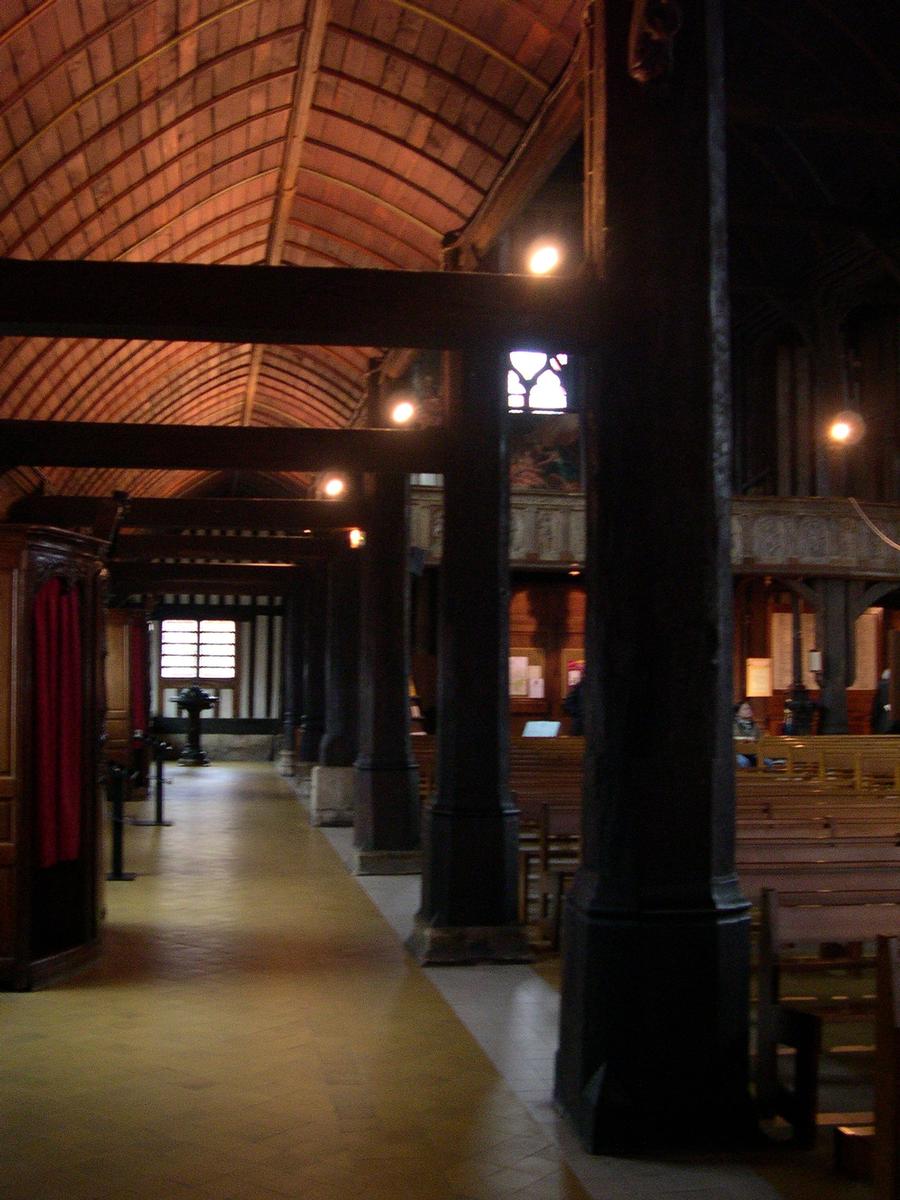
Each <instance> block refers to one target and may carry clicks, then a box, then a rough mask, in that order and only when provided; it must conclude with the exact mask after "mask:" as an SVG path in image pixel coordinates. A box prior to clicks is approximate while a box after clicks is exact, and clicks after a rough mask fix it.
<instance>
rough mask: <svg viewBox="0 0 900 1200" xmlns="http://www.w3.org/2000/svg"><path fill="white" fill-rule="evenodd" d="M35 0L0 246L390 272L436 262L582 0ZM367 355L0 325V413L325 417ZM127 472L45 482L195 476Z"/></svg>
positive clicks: (17, 15)
mask: <svg viewBox="0 0 900 1200" xmlns="http://www.w3.org/2000/svg"><path fill="white" fill-rule="evenodd" d="M32 2H33V0H7V2H6V3H5V5H4V16H3V18H0V20H2V19H4V18H5V20H6V22H7V24H6V27H5V29H3V30H0V253H3V254H6V255H12V256H21V257H34V258H94V259H103V260H110V261H111V260H116V259H118V260H127V261H132V262H134V261H148V262H177V263H188V262H191V263H201V264H227V263H240V264H254V265H255V264H261V263H268V264H270V265H272V266H277V265H278V264H279V263H282V262H283V263H286V264H289V265H291V266H296V265H321V264H325V265H334V266H364V267H381V266H383V267H390V268H394V269H396V268H401V269H423V268H427V269H433V268H435V267H436V266H438V265H439V264H440V261H441V245H442V241H443V239H444V238H445V236H446V235H447V234H448V233H449V232H451V231H452V230H454V229H458V228H460V227H462V226H464V225H465V224H466V223H467V222H468V221H469V220H470V219H471V217H472V215H473V213H474V212H475V211H476V210H477V208H478V206H479V205H480V204H481V202H482V200H483V197H484V195H485V194H486V192H487V190H488V189H489V188H490V186H491V184H492V183H493V181H494V180H495V179H496V177H497V175H498V174H499V172H500V171H501V169H502V168H503V167H504V165H505V164H506V162H507V161H508V159H509V156H510V154H511V153H512V151H513V150H514V148H515V146H516V145H517V144H518V141H519V139H520V138H521V136H522V134H523V132H524V130H525V129H526V128H527V125H528V123H529V121H530V120H531V119H532V118H533V116H534V114H535V113H536V112H537V110H538V108H539V106H540V105H541V103H542V102H543V100H544V97H545V96H546V95H547V93H548V92H549V90H550V89H551V87H552V86H553V84H554V83H555V80H556V79H557V77H558V76H559V74H560V73H561V71H562V70H563V68H564V67H565V64H566V63H567V61H568V60H569V58H570V56H571V53H572V49H573V46H574V44H575V41H576V38H577V36H578V32H579V29H580V22H581V7H582V5H581V0H559V2H558V3H556V4H555V5H554V9H553V12H552V14H551V13H550V12H549V10H547V9H546V7H545V6H542V5H541V4H538V3H531V2H530V0H497V3H496V4H494V5H490V6H485V5H484V4H482V3H481V2H480V0H449V2H448V0H423V2H422V3H404V2H400V0H378V2H377V3H372V2H371V0H330V2H329V0H305V2H304V0H296V2H295V0H291V2H290V3H288V2H286V0H204V3H203V4H202V5H200V4H196V5H184V6H182V5H178V4H172V3H171V0H138V2H135V3H132V4H128V5H123V6H119V5H115V6H113V5H97V6H90V5H78V6H74V5H70V4H68V3H64V2H63V0H46V2H44V3H37V4H36V5H34V7H32V8H31V9H29V7H28V6H29V4H30V3H32ZM179 22H183V24H179ZM13 61H14V62H15V66H16V68H17V70H12V69H9V70H7V69H5V68H6V67H7V66H11V65H12V63H13ZM379 353H380V351H379V349H378V347H372V348H368V349H367V348H359V347H353V348H348V347H305V348H299V347H277V346H250V345H246V344H244V345H231V346H208V345H202V344H201V345H197V344H188V343H160V342H152V343H144V342H140V343H139V342H128V341H101V342H82V341H79V340H76V339H64V338H41V339H22V338H6V339H4V342H3V345H2V347H0V413H2V415H3V416H4V417H11V416H12V417H18V418H35V417H41V418H44V419H48V418H49V419H54V420H101V421H140V422H145V423H154V422H179V423H180V422H188V423H197V424H205V423H226V424H234V425H236V424H240V423H241V422H242V421H243V422H252V423H257V424H261V425H270V426H275V427H277V426H278V425H281V424H295V425H320V426H327V427H335V428H340V427H342V426H346V425H348V424H351V423H353V422H355V421H356V420H357V419H358V415H359V413H360V411H361V408H362V405H363V404H364V400H365V396H366V380H367V372H368V370H369V366H370V361H371V359H372V357H373V356H377V355H378V354H379ZM138 474H139V476H140V477H139V478H138V477H137V476H136V475H135V473H133V472H131V473H128V472H125V473H122V474H121V476H120V477H119V476H117V474H116V472H111V471H108V470H104V471H96V472H85V471H81V472H79V471H72V470H67V471H64V470H61V469H52V470H48V471H46V472H45V473H44V475H45V479H46V484H47V486H48V487H49V488H50V490H51V491H54V490H57V491H58V490H59V488H60V487H61V486H65V487H72V488H76V489H84V490H87V491H89V492H90V494H98V495H99V494H102V493H103V492H104V491H105V490H111V489H112V488H113V487H115V486H118V485H117V484H116V482H115V480H116V479H117V478H120V479H121V480H125V481H126V482H127V486H128V487H129V488H130V489H132V490H133V489H134V488H136V487H139V488H140V491H141V494H144V495H148V494H153V493H154V492H157V493H158V494H175V492H177V491H178V490H179V489H180V490H185V489H196V488H202V487H203V486H205V485H204V480H205V479H209V478H210V477H209V476H208V475H204V473H202V472H201V473H196V472H195V473H191V472H177V473H172V474H171V475H166V474H164V473H159V472H145V473H143V474H140V473H138ZM17 478H18V479H20V480H22V481H26V480H27V481H28V482H29V484H30V483H31V482H32V477H31V475H29V474H28V473H25V472H20V473H19V474H18V476H17ZM303 479H304V476H303V475H302V473H298V474H297V476H296V479H295V480H294V481H293V482H292V485H291V486H292V487H298V486H302V481H303ZM148 489H149V490H148Z"/></svg>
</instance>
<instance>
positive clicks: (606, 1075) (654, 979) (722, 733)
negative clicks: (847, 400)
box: [556, 0, 753, 1153]
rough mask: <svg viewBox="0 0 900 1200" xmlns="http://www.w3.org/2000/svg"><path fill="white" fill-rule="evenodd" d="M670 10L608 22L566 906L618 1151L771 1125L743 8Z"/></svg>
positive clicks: (590, 159)
mask: <svg viewBox="0 0 900 1200" xmlns="http://www.w3.org/2000/svg"><path fill="white" fill-rule="evenodd" d="M662 8H663V13H664V16H668V17H670V18H672V26H671V28H670V29H669V30H668V33H666V31H665V30H664V29H663V27H662V26H660V28H659V29H658V30H657V32H658V33H660V34H661V36H660V37H656V36H654V33H653V31H652V30H650V29H649V27H646V26H645V25H644V23H643V17H644V14H645V12H646V10H647V6H646V5H645V4H642V3H635V4H609V3H607V4H593V5H591V6H590V9H589V14H588V15H589V34H588V38H589V46H588V78H587V81H586V110H587V127H586V139H585V140H586V163H585V171H586V182H587V193H586V195H587V214H586V221H587V230H586V232H587V246H588V249H589V253H590V254H591V257H592V261H593V264H594V266H595V268H596V270H597V272H598V274H600V275H601V276H602V278H603V280H604V283H605V286H606V289H607V296H606V304H605V329H604V330H603V331H601V330H600V329H599V327H598V339H597V340H598V343H599V341H600V335H601V332H603V333H604V334H605V338H604V344H603V351H602V357H601V356H599V355H598V356H597V358H596V359H595V360H594V361H593V362H590V363H589V364H588V370H587V373H586V375H587V380H586V382H587V391H588V395H587V400H586V414H585V425H586V443H587V444H586V468H587V506H586V507H587V546H588V563H587V567H588V570H587V581H588V609H587V630H586V632H587V637H586V643H587V644H586V651H587V670H586V694H587V705H586V718H587V727H586V732H585V744H586V758H585V794H584V815H583V840H582V845H583V864H584V865H583V867H582V869H581V870H580V871H579V873H578V875H577V876H576V879H575V882H574V885H573V889H572V892H571V893H570V899H569V902H568V904H567V907H566V913H565V918H564V929H563V954H564V963H563V982H562V1001H561V1029H560V1049H559V1053H558V1056H557V1068H556V1099H557V1102H558V1104H559V1105H560V1107H561V1108H562V1110H563V1111H564V1112H565V1113H566V1114H567V1115H568V1116H569V1117H570V1119H571V1120H572V1122H573V1124H574V1125H575V1127H576V1129H577V1131H578V1133H579V1135H580V1137H581V1139H582V1141H583V1143H584V1145H585V1146H586V1148H587V1149H589V1150H590V1151H592V1152H595V1153H621V1152H627V1151H630V1150H637V1149H644V1150H646V1149H648V1148H651V1147H658V1146H665V1145H666V1144H669V1145H679V1146H682V1147H683V1146H684V1145H685V1144H687V1143H694V1144H703V1143H708V1142H713V1141H716V1140H718V1139H722V1138H729V1139H731V1138H734V1137H736V1136H739V1135H740V1134H741V1133H743V1132H744V1131H747V1130H749V1129H750V1128H752V1126H753V1115H752V1110H751V1106H750V1102H749V1090H748V1032H749V1030H748V1025H749V965H750V963H749V960H750V939H749V905H748V903H747V901H746V900H745V899H744V898H743V897H742V895H741V893H740V890H739V887H738V882H737V877H736V874H735V869H734V779H733V770H734V755H733V751H732V742H731V700H732V698H731V687H732V685H731V653H732V633H731V625H732V614H731V571H730V564H729V551H728V532H729V506H730V490H731V453H730V451H731V433H730V426H731V410H730V388H729V356H728V338H729V319H728V304H727V276H726V208H725V191H724V188H725V158H724V104H723V94H722V90H723V89H722V71H723V66H722V39H721V11H720V3H719V0H685V3H682V4H678V5H675V4H672V5H667V6H662ZM598 326H599V322H598ZM648 697H650V698H651V700H652V706H653V712H654V714H655V717H654V719H653V722H652V724H653V732H652V736H649V735H648V732H649V731H648V725H647V719H646V718H647V703H648Z"/></svg>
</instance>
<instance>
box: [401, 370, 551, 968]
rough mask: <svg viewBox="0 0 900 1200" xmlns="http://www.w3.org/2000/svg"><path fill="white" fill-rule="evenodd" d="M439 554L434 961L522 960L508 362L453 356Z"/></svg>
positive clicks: (430, 925) (420, 935) (424, 952)
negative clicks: (511, 773) (514, 778)
mask: <svg viewBox="0 0 900 1200" xmlns="http://www.w3.org/2000/svg"><path fill="white" fill-rule="evenodd" d="M450 364H451V365H450V370H449V371H448V378H449V387H448V393H449V394H448V407H447V425H446V435H447V439H448V443H449V449H448V455H449V459H450V462H449V465H448V467H447V469H446V474H445V479H444V548H443V558H442V562H441V601H440V668H439V677H440V684H439V693H438V732H437V737H438V750H437V756H438V765H437V770H438V776H437V794H436V796H435V798H434V801H433V803H431V804H430V805H429V807H428V808H427V809H426V813H425V819H424V825H425V828H424V831H423V839H422V840H423V867H422V907H421V910H420V912H419V914H418V916H417V918H416V929H415V931H414V933H413V935H412V938H411V939H410V942H409V947H410V950H411V951H412V953H413V954H414V955H416V957H417V958H418V959H419V960H420V961H422V962H427V963H439V962H477V961H521V960H523V959H525V958H528V957H529V951H528V947H527V942H526V939H525V935H524V931H523V929H522V928H521V927H520V926H519V925H518V923H517V922H518V913H517V887H516V883H517V869H518V811H517V809H516V808H515V807H514V805H513V804H512V802H511V800H510V796H509V787H508V766H509V712H508V708H509V668H508V662H507V653H508V642H509V633H508V630H509V478H508V467H507V458H506V422H507V420H508V416H507V413H506V406H505V401H504V396H503V389H502V386H501V381H502V363H501V359H500V354H499V351H497V350H495V349H493V348H485V349H483V350H482V351H481V352H480V353H478V354H474V353H473V354H471V355H467V356H466V357H465V359H459V358H454V359H451V360H450Z"/></svg>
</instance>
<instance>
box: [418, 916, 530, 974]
mask: <svg viewBox="0 0 900 1200" xmlns="http://www.w3.org/2000/svg"><path fill="white" fill-rule="evenodd" d="M406 948H407V950H408V951H409V952H410V954H411V955H412V956H413V958H414V959H415V960H416V962H417V963H419V964H420V965H421V966H423V967H426V966H432V967H436V966H448V965H451V964H461V963H481V962H493V963H504V962H505V963H528V962H534V954H533V952H532V950H531V947H530V946H529V944H528V938H527V936H526V932H525V928H524V926H522V925H480V926H461V925H429V924H428V923H427V922H426V921H423V920H422V918H421V917H419V916H417V917H416V923H415V928H414V929H413V931H412V933H411V934H410V936H409V938H408V939H407V941H406Z"/></svg>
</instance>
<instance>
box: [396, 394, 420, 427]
mask: <svg viewBox="0 0 900 1200" xmlns="http://www.w3.org/2000/svg"><path fill="white" fill-rule="evenodd" d="M415 415H416V406H415V405H414V404H413V403H412V401H411V400H398V401H397V403H396V404H395V405H394V407H393V408H392V409H391V420H392V421H393V422H394V424H395V425H405V424H406V423H407V422H408V421H411V420H412V419H413V417H414V416H415Z"/></svg>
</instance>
